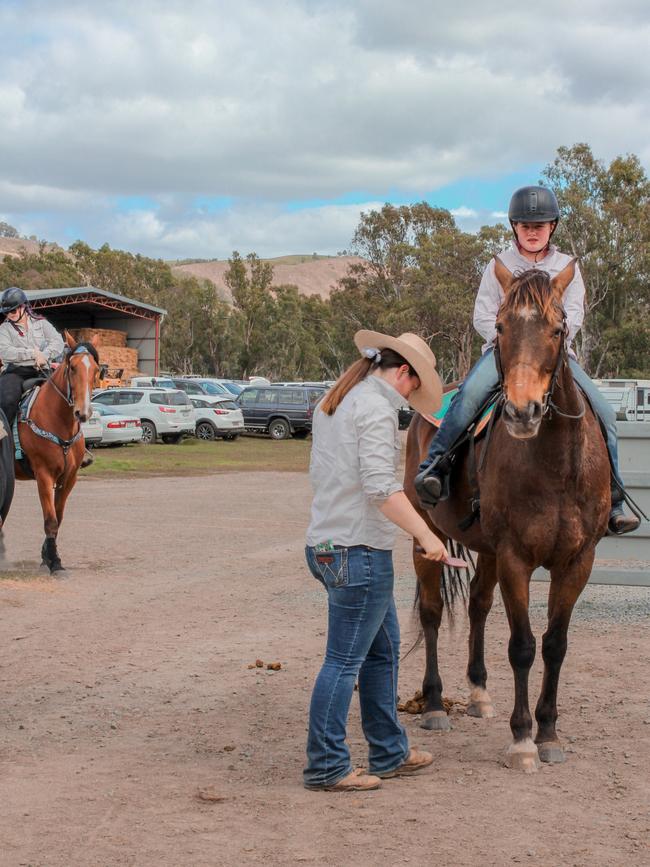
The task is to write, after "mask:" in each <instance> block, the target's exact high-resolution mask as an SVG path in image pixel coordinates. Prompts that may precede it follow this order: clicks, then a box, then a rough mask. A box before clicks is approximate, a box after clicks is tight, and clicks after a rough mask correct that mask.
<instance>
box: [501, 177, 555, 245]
mask: <svg viewBox="0 0 650 867" xmlns="http://www.w3.org/2000/svg"><path fill="white" fill-rule="evenodd" d="M508 219H509V220H510V225H511V226H512V231H513V232H514V231H515V227H514V224H515V223H555V225H554V226H553V228H552V230H551V235H552V234H553V232H554V231H555V229H556V228H557V224H558V221H559V219H560V206H559V205H558V203H557V199H556V198H555V193H554V192H553V190H549V189H548V187H520V188H519V189H518V190H515V192H514V193H513V194H512V198H511V199H510V207H509V208H508ZM515 237H516V234H515Z"/></svg>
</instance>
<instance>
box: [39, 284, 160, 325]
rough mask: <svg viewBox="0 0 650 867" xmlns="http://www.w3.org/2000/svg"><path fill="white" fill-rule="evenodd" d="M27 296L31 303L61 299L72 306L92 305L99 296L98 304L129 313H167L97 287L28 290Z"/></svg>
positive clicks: (150, 305) (60, 300)
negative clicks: (130, 309) (85, 303)
mask: <svg viewBox="0 0 650 867" xmlns="http://www.w3.org/2000/svg"><path fill="white" fill-rule="evenodd" d="M26 295H27V297H28V298H29V300H30V302H33V301H48V300H49V299H52V300H55V299H59V302H60V303H61V302H64V299H70V303H72V304H74V303H75V300H78V301H80V302H90V303H92V302H93V298H92V296H97V302H96V303H99V304H103V306H109V307H118V308H119V309H122V310H124V311H125V312H128V308H129V307H130V308H136V309H139V310H142V311H144V310H146V311H148V313H149V314H153V315H154V316H164V315H165V313H166V312H167V311H166V310H165V309H164V308H162V307H154V306H153V304H145V302H144V301H136V300H135V299H134V298H127V297H126V296H125V295H116V294H115V293H114V292H107V291H106V290H105V289H98V288H97V287H96V286H71V287H69V288H66V289H27V290H26ZM102 299H104V301H102ZM106 302H108V303H106ZM38 306H39V307H40V306H44V305H38ZM132 312H134V313H135V312H136V310H135V309H134V310H133V311H132ZM136 315H137V314H136ZM140 315H142V313H140ZM149 318H152V317H149Z"/></svg>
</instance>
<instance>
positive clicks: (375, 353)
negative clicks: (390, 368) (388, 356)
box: [361, 346, 381, 364]
mask: <svg viewBox="0 0 650 867" xmlns="http://www.w3.org/2000/svg"><path fill="white" fill-rule="evenodd" d="M361 354H362V355H363V357H364V358H367V359H368V361H372V363H373V364H379V362H380V361H381V352H380V351H379V350H378V349H377V347H376V346H364V347H363V349H362V350H361Z"/></svg>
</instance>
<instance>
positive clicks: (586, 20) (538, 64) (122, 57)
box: [0, 0, 650, 258]
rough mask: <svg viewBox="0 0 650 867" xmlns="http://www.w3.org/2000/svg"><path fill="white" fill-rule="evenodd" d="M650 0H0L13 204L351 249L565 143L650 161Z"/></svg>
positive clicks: (132, 231)
mask: <svg viewBox="0 0 650 867" xmlns="http://www.w3.org/2000/svg"><path fill="white" fill-rule="evenodd" d="M647 10H648V6H647V0H619V2H617V3H613V2H611V0H602V2H601V0H574V2H571V3H568V2H566V0H561V2H559V0H546V2H545V3H543V4H524V3H521V2H518V3H514V2H510V0H501V2H500V3H499V4H493V3H485V2H483V0H463V2H462V3H450V2H449V0H446V2H440V0H402V2H401V3H398V2H395V0H237V2H234V0H233V2H230V0H157V2H154V0H137V2H134V0H128V2H123V0H102V2H99V0H97V2H93V0H90V2H89V0H85V2H76V0H66V2H59V0H0V118H2V134H1V135H0V150H1V154H2V156H1V158H0V219H3V220H6V221H7V222H9V223H11V224H12V225H14V226H16V228H17V229H18V230H19V231H20V232H21V234H25V235H32V234H34V235H37V236H38V237H39V238H47V239H48V240H54V241H58V242H59V243H60V244H62V245H64V246H68V245H69V244H70V243H71V242H72V241H74V240H76V239H77V238H82V239H83V240H85V241H87V242H88V243H89V244H91V245H92V246H98V245H100V244H102V243H104V242H108V243H109V244H110V245H111V246H113V247H118V248H122V249H128V250H132V251H137V252H142V253H145V254H147V255H153V256H162V257H165V258H176V257H204V258H213V257H214V258H224V257H227V256H228V255H230V253H231V252H232V250H233V249H237V250H239V251H240V252H242V253H247V252H250V251H255V252H257V253H258V254H259V255H262V256H276V255H282V254H284V253H309V252H314V251H317V252H319V253H336V252H337V251H339V250H342V249H344V248H347V247H349V244H350V239H351V236H352V233H353V231H354V228H355V226H356V224H357V222H358V218H359V213H360V211H362V210H368V209H370V208H373V207H377V206H379V205H381V203H383V202H386V201H390V202H394V203H408V202H413V201H421V200H423V199H426V200H427V201H429V202H431V203H432V204H435V205H440V206H443V207H447V208H449V209H451V210H452V211H453V212H454V213H455V214H456V215H457V219H458V221H459V223H460V225H461V226H463V227H464V228H466V229H473V228H476V227H477V226H478V225H481V224H482V223H488V222H495V221H497V220H498V219H499V218H500V215H501V214H502V212H503V211H504V209H505V208H507V202H508V198H509V194H510V192H511V190H512V189H513V188H514V187H516V186H519V185H521V184H525V183H531V182H532V183H534V182H536V181H537V180H538V178H539V172H540V170H541V168H542V167H543V166H544V165H545V164H546V163H548V162H550V161H551V160H552V159H553V156H554V154H555V151H556V149H557V147H558V146H560V145H571V144H574V143H575V142H579V141H586V142H588V143H589V144H590V145H591V147H592V149H593V151H594V153H595V154H596V156H598V157H600V158H602V159H604V160H608V159H611V158H612V157H613V156H615V155H617V154H621V153H635V154H637V155H638V156H639V158H640V159H641V161H642V163H643V164H644V166H645V167H646V170H647V169H648V167H649V166H650V107H649V102H648V93H649V92H650V51H649V50H648V46H649V45H650V24H649V21H650V15H649V14H648V11H647Z"/></svg>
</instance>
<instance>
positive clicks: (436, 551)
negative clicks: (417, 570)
mask: <svg viewBox="0 0 650 867" xmlns="http://www.w3.org/2000/svg"><path fill="white" fill-rule="evenodd" d="M418 542H419V543H420V545H421V547H422V553H421V554H420V556H421V557H424V559H425V560H444V559H445V557H448V556H449V554H448V553H447V549H446V547H445V545H444V543H443V542H441V541H440V539H439V538H438V537H437V536H436V534H435V533H431V532H429V533H426V534H424V533H423V534H422V535H421V536H418Z"/></svg>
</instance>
